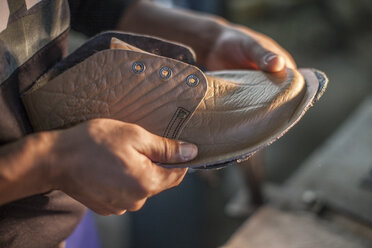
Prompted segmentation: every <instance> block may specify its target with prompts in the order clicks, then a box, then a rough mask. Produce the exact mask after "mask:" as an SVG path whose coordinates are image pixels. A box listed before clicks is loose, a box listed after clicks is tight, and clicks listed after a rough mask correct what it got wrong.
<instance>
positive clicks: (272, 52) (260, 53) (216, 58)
mask: <svg viewBox="0 0 372 248" xmlns="http://www.w3.org/2000/svg"><path fill="white" fill-rule="evenodd" d="M220 25H223V27H222V31H221V33H220V35H219V36H218V37H217V39H216V40H215V42H214V44H213V45H212V48H211V49H210V51H209V53H208V54H207V56H206V57H205V58H204V64H205V66H206V67H207V69H208V70H225V69H256V70H263V71H267V72H278V71H282V70H283V69H284V68H286V67H289V68H293V69H294V68H296V64H295V62H294V60H293V58H292V56H291V55H290V54H289V53H288V52H287V51H286V50H285V49H283V48H282V47H281V46H279V44H278V43H276V42H275V41H274V40H272V39H271V38H269V37H267V36H266V35H264V34H261V33H258V32H255V31H253V30H251V29H249V28H246V27H243V26H239V25H234V24H220Z"/></svg>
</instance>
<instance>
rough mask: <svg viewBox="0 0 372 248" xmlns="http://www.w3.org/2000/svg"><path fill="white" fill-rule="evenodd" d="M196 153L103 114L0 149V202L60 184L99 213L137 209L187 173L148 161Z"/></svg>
mask: <svg viewBox="0 0 372 248" xmlns="http://www.w3.org/2000/svg"><path fill="white" fill-rule="evenodd" d="M196 153H197V148H196V147H195V146H194V145H191V144H187V143H182V142H178V141H174V140H169V139H166V138H162V137H159V136H156V135H153V134H151V133H149V132H147V131H146V130H145V129H143V128H141V127H139V126H137V125H133V124H128V123H123V122H119V121H114V120H106V119H97V120H92V121H88V122H86V123H83V124H81V125H78V126H75V127H73V128H70V129H66V130H61V131H51V132H42V133H37V134H33V135H30V136H28V137H26V138H24V139H22V140H19V141H17V142H14V143H12V144H9V145H6V146H3V147H2V148H1V149H0V204H5V203H7V202H10V201H13V200H16V199H20V198H23V197H26V196H31V195H34V194H39V193H43V192H47V191H49V190H53V189H59V190H62V191H64V192H65V193H66V194H68V195H70V196H71V197H73V198H75V199H76V200H78V201H80V202H81V203H83V204H84V205H86V206H87V207H89V208H91V209H92V210H93V211H95V212H97V213H99V214H103V215H109V214H122V213H124V212H125V211H126V210H131V211H134V210H138V209H140V208H141V207H142V205H143V204H144V203H145V201H146V199H147V198H148V197H150V196H152V195H155V194H158V193H159V192H161V191H163V190H166V189H168V188H170V187H173V186H176V185H178V184H179V183H180V182H181V181H182V179H183V177H184V175H185V173H186V169H166V168H163V167H161V166H158V165H157V164H155V163H154V162H153V161H157V162H163V163H177V162H184V161H187V160H190V159H193V158H194V157H195V156H196Z"/></svg>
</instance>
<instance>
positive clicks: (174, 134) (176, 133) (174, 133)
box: [172, 108, 190, 139]
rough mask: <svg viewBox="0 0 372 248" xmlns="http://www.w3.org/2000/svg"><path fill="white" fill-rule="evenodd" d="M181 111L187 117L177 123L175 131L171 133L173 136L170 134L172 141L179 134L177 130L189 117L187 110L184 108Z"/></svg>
mask: <svg viewBox="0 0 372 248" xmlns="http://www.w3.org/2000/svg"><path fill="white" fill-rule="evenodd" d="M181 109H182V110H183V111H185V112H186V114H187V116H186V117H185V118H183V119H181V121H180V122H179V123H178V125H177V127H176V129H175V130H174V132H173V134H172V138H173V139H175V138H176V137H177V135H178V132H179V130H180V129H181V127H182V125H183V123H185V121H186V120H187V119H188V118H189V116H190V112H189V111H187V110H186V109H184V108H181Z"/></svg>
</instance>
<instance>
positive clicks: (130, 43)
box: [22, 33, 328, 168]
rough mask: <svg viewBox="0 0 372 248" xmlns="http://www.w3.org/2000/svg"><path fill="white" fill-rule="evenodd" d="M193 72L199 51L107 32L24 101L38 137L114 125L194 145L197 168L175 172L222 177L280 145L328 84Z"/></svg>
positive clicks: (293, 73) (304, 75)
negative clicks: (101, 122) (85, 124)
mask: <svg viewBox="0 0 372 248" xmlns="http://www.w3.org/2000/svg"><path fill="white" fill-rule="evenodd" d="M115 37H116V38H115ZM124 41H125V42H124ZM194 63H195V61H194V55H193V52H192V51H191V50H189V49H188V48H186V47H183V46H180V45H179V44H176V43H170V42H167V41H163V40H159V39H156V38H153V37H146V36H145V37H144V36H136V35H132V34H123V33H105V34H101V35H99V36H97V37H95V38H93V39H92V40H90V41H88V43H87V44H85V45H83V46H82V47H81V48H80V49H78V50H77V51H76V52H75V53H73V54H72V55H70V56H69V57H68V58H66V59H65V60H64V61H62V62H61V63H60V64H57V65H56V66H55V67H54V68H52V69H51V70H50V71H49V72H48V73H46V74H45V75H44V76H43V77H42V78H40V79H39V80H38V82H36V83H35V85H34V86H33V87H32V88H31V89H30V90H29V91H28V92H26V94H24V95H23V96H22V100H23V103H24V106H25V108H26V111H27V114H28V117H29V120H30V123H31V125H32V127H33V128H34V130H35V131H41V130H50V129H56V128H66V127H69V126H72V125H75V124H77V123H79V122H82V121H86V120H89V119H93V118H112V119H117V120H121V121H125V122H131V123H136V124H138V125H140V126H142V127H144V128H146V129H147V130H149V131H150V132H152V133H155V134H158V135H161V136H164V137H168V138H173V139H179V140H183V141H187V142H191V143H194V144H196V145H197V146H198V149H199V153H198V156H197V157H196V158H195V159H194V160H193V161H190V162H187V163H184V164H177V165H172V166H173V167H174V166H178V167H186V166H187V167H192V168H217V167H222V166H226V165H231V164H235V163H239V162H241V161H243V160H245V159H247V158H248V157H249V156H251V155H252V154H254V153H255V152H256V151H258V150H260V149H262V148H264V147H266V146H267V145H269V144H271V143H273V142H274V141H275V140H277V139H278V138H280V137H281V136H283V135H284V134H285V133H286V132H287V131H288V130H289V129H290V128H291V127H293V125H294V124H296V123H297V122H298V121H299V120H300V119H301V118H302V116H303V115H304V114H305V112H306V111H307V110H308V109H309V107H311V106H312V105H313V104H314V103H315V102H316V100H318V99H319V98H320V96H321V95H322V94H323V92H324V90H325V88H326V85H327V82H328V80H327V78H326V76H325V74H324V73H322V72H320V71H318V70H315V69H300V70H291V69H286V70H285V71H282V72H280V73H265V72H262V71H252V70H228V71H214V72H205V73H204V72H202V71H201V70H200V69H199V68H197V67H196V66H194V65H193V64H194ZM165 166H167V165H165Z"/></svg>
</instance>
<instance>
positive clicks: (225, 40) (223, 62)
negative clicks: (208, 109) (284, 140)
mask: <svg viewBox="0 0 372 248" xmlns="http://www.w3.org/2000/svg"><path fill="white" fill-rule="evenodd" d="M117 28H118V29H121V30H123V31H127V32H136V33H142V34H147V35H154V36H158V37H161V38H164V39H169V40H172V41H176V42H180V43H183V44H186V45H188V46H190V47H192V48H193V49H194V51H195V53H196V55H197V60H198V61H197V62H198V64H200V65H202V66H205V67H206V68H207V70H225V69H259V70H263V71H267V72H277V71H281V70H283V69H284V68H285V67H290V68H296V64H295V62H294V61H293V59H292V57H291V56H290V55H289V53H288V52H287V51H285V50H284V49H283V48H282V47H280V46H279V45H278V44H277V43H276V42H275V41H273V40H272V39H270V38H269V37H267V36H265V35H263V34H260V33H257V32H255V31H253V30H251V29H248V28H246V27H243V26H239V25H235V24H231V23H229V22H228V21H226V20H224V19H223V18H220V17H217V16H211V15H205V14H201V13H196V12H191V11H187V10H182V9H175V8H166V7H164V6H162V5H161V4H157V3H154V2H151V1H147V0H139V1H135V2H134V4H133V6H132V7H131V8H130V11H128V12H126V13H125V14H124V15H123V16H122V18H121V19H120V21H119V23H118V25H117Z"/></svg>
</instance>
